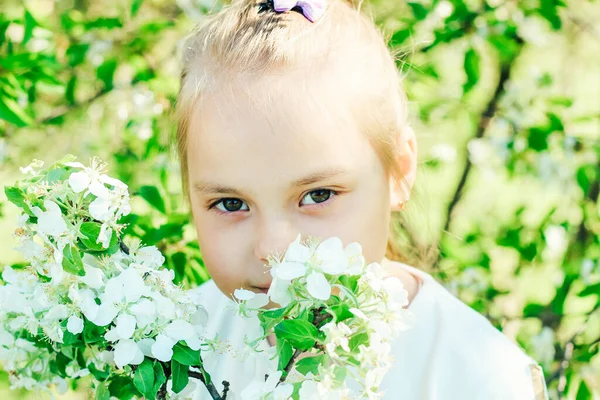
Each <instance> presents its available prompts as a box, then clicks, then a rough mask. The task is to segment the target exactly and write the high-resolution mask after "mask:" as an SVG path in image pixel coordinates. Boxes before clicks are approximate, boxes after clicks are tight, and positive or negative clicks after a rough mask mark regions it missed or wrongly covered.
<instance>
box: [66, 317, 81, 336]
mask: <svg viewBox="0 0 600 400" xmlns="http://www.w3.org/2000/svg"><path fill="white" fill-rule="evenodd" d="M67 330H68V331H69V332H71V333H72V334H73V335H77V334H78V333H81V332H83V320H82V319H81V318H79V317H78V316H77V315H71V316H70V317H69V320H68V321H67Z"/></svg>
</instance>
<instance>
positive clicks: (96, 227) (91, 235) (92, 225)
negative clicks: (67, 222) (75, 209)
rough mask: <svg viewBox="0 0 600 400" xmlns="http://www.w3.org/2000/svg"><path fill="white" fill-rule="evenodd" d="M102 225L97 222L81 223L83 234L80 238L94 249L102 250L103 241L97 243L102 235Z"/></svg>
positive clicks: (86, 245) (88, 246) (89, 247)
mask: <svg viewBox="0 0 600 400" xmlns="http://www.w3.org/2000/svg"><path fill="white" fill-rule="evenodd" d="M101 228H102V225H100V224H99V223H97V222H84V223H83V224H81V229H80V231H81V234H82V235H83V236H82V237H81V238H80V240H81V242H82V243H83V244H84V245H85V247H87V248H88V249H90V250H92V251H102V250H104V248H103V247H102V243H96V240H97V239H98V236H99V235H100V229H101Z"/></svg>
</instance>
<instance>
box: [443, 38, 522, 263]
mask: <svg viewBox="0 0 600 400" xmlns="http://www.w3.org/2000/svg"><path fill="white" fill-rule="evenodd" d="M517 40H518V42H519V43H520V45H521V47H519V50H518V51H517V54H515V56H514V57H513V58H512V60H511V61H510V62H508V63H506V64H504V65H503V66H501V68H500V77H499V79H498V83H497V84H496V88H495V90H494V94H493V95H492V98H491V99H490V101H489V102H488V105H487V107H486V108H485V110H484V111H483V113H482V114H481V118H480V120H479V124H478V125H477V131H476V132H475V136H474V138H476V139H480V138H482V137H483V136H484V134H485V132H486V130H487V128H488V126H489V124H490V121H491V119H492V118H493V117H494V115H495V114H496V111H497V110H498V105H499V103H500V99H501V98H502V95H503V93H504V85H505V83H506V82H507V81H508V80H509V79H510V75H511V72H512V68H513V66H514V60H515V59H516V58H517V57H518V55H519V53H520V51H521V49H522V48H523V41H522V40H521V39H520V38H519V39H517ZM471 167H472V163H471V160H470V158H469V157H468V156H467V159H466V162H465V167H464V169H463V172H462V174H461V177H460V180H459V181H458V184H457V186H456V189H455V190H454V195H453V196H452V200H451V201H450V203H449V204H448V208H447V210H446V221H445V223H444V227H443V231H444V232H448V231H449V228H450V223H451V221H452V212H453V211H454V209H455V208H456V206H457V205H458V202H459V201H460V200H461V198H462V195H463V190H464V187H465V185H466V183H467V179H468V177H469V174H470V172H471ZM441 258H442V252H440V253H439V254H438V257H437V261H436V262H435V264H434V266H433V269H434V270H435V269H438V267H439V263H440V260H441Z"/></svg>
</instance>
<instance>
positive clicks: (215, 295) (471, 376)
mask: <svg viewBox="0 0 600 400" xmlns="http://www.w3.org/2000/svg"><path fill="white" fill-rule="evenodd" d="M395 264H396V265H399V266H400V267H402V268H404V269H405V270H407V271H408V272H410V273H412V274H413V275H415V276H417V277H419V278H421V280H422V285H421V287H420V289H419V291H418V292H417V294H416V295H415V297H414V298H413V300H412V302H411V303H410V305H409V307H408V309H409V310H410V311H411V312H412V313H413V314H414V315H415V322H414V325H413V326H412V327H411V328H410V329H408V330H407V331H404V332H401V333H400V336H399V337H398V338H397V339H396V340H395V341H394V342H393V344H392V355H393V356H394V358H395V366H394V367H393V368H392V369H391V370H390V371H389V372H388V374H387V375H386V376H385V378H384V380H383V382H382V384H381V387H380V390H382V391H385V395H384V397H383V398H384V399H385V400H391V399H408V400H415V399H422V400H455V399H460V400H463V399H464V400H467V399H469V400H470V399H474V400H475V399H485V400H496V399H497V400H512V399H514V400H544V399H547V398H548V394H547V390H546V386H545V383H544V378H543V373H542V369H541V367H540V366H539V365H538V364H537V363H536V362H535V361H534V360H533V359H532V358H531V357H529V356H528V355H526V354H525V353H524V352H523V351H522V350H521V349H520V348H519V346H517V345H516V344H515V343H514V342H512V341H511V340H510V339H508V338H507V337H506V336H504V335H503V334H502V333H501V332H500V331H499V330H497V329H496V328H495V327H494V326H493V325H491V323H490V322H489V321H488V320H487V319H486V318H485V317H484V316H482V315H481V314H479V313H477V312H476V311H474V310H473V309H471V308H470V307H469V306H467V305H466V304H465V303H463V302H461V301H460V300H459V299H458V298H456V297H455V296H454V295H453V294H451V293H450V292H449V291H448V290H446V289H445V288H444V287H443V286H442V285H440V284H439V283H438V282H437V281H436V280H435V279H434V278H433V277H432V276H431V275H429V274H427V273H425V272H423V271H420V270H418V269H416V268H413V267H411V266H408V265H406V264H402V263H395ZM196 290H198V291H199V292H200V293H201V295H202V298H203V299H204V302H205V303H204V305H205V307H206V309H207V312H208V314H209V322H208V328H207V337H211V336H210V335H214V334H216V333H218V334H219V338H220V339H221V340H225V341H226V342H228V343H230V344H231V345H232V347H234V348H240V347H241V346H242V345H243V340H244V335H245V334H251V335H255V336H258V335H259V334H260V329H261V328H260V326H259V325H258V323H256V322H254V323H253V322H252V320H249V319H244V318H241V317H239V316H237V315H236V314H235V313H234V312H233V311H232V310H231V305H232V304H233V301H232V300H231V299H229V298H228V297H226V296H225V295H224V294H223V293H222V292H221V291H220V290H219V289H218V288H217V286H216V285H215V283H214V282H213V281H212V280H211V281H208V282H206V283H205V284H203V285H201V286H200V287H199V288H198V289H196ZM261 346H262V347H261V348H263V349H265V350H266V351H270V352H273V354H274V349H273V348H271V347H270V346H269V344H268V343H267V341H266V340H265V341H264V342H263V343H261ZM219 353H220V354H214V353H213V352H203V353H202V354H203V359H204V361H205V367H206V369H207V371H208V372H209V373H210V374H211V376H212V378H213V382H215V386H216V387H217V389H218V391H219V392H221V391H222V386H221V384H220V383H221V382H222V381H223V380H228V381H229V382H230V384H231V389H230V392H229V394H228V396H227V399H229V400H237V399H239V392H240V391H241V390H242V389H243V388H244V387H246V386H247V385H248V384H249V383H250V382H251V381H252V380H253V378H254V377H262V379H264V376H265V374H266V373H268V372H269V371H272V370H273V368H272V366H271V369H270V368H269V365H265V364H264V362H263V361H260V360H259V358H258V357H252V355H250V357H249V358H246V359H245V360H243V361H242V360H241V358H243V357H240V356H239V355H238V356H236V357H233V356H232V352H231V351H227V349H225V350H224V351H222V352H219ZM215 356H216V357H215ZM261 359H262V358H261ZM217 360H218V362H217ZM272 365H276V364H272ZM193 398H194V399H195V400H196V399H198V400H204V399H211V397H210V396H209V394H208V392H207V391H206V389H205V388H204V387H203V386H202V384H199V385H198V387H197V388H196V390H195V391H194V397H193Z"/></svg>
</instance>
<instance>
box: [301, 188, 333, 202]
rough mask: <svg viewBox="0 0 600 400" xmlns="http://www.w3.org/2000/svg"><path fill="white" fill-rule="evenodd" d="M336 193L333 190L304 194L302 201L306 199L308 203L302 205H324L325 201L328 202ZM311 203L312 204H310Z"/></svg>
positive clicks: (319, 190) (318, 190) (320, 190)
mask: <svg viewBox="0 0 600 400" xmlns="http://www.w3.org/2000/svg"><path fill="white" fill-rule="evenodd" d="M336 194H337V193H336V192H335V191H334V190H331V189H317V190H313V191H312V192H309V193H307V194H306V196H304V198H303V199H307V201H308V203H306V202H305V203H304V204H320V203H324V202H326V201H327V200H329V199H330V198H332V197H333V196H335V195H336ZM311 202H312V203H311Z"/></svg>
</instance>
